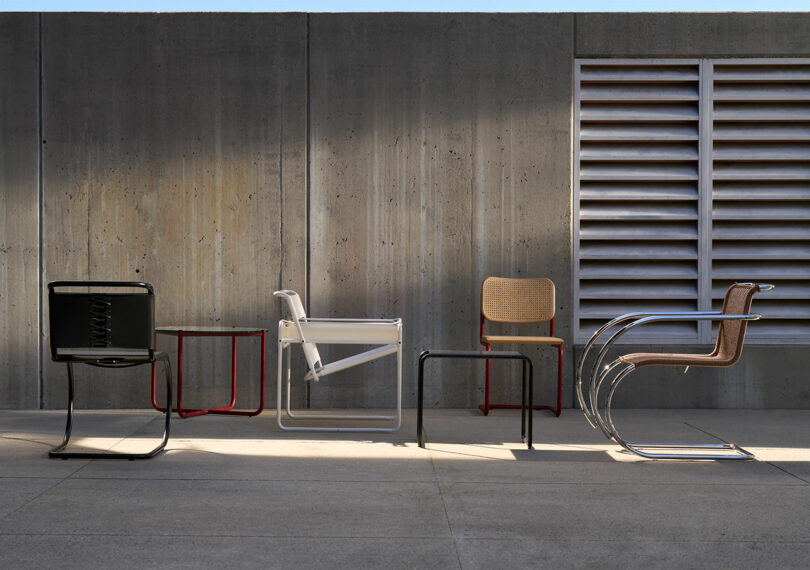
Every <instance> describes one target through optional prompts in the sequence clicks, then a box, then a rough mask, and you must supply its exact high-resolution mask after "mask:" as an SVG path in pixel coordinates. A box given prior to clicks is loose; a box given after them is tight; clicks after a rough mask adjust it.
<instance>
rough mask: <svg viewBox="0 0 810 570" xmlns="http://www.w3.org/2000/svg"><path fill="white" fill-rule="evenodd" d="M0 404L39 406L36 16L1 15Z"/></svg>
mask: <svg viewBox="0 0 810 570" xmlns="http://www.w3.org/2000/svg"><path fill="white" fill-rule="evenodd" d="M0 77H2V80H0V90H2V94H1V95H0V315H1V317H0V394H2V396H1V397H0V406H2V407H4V408H36V407H38V406H39V379H40V375H39V338H40V337H39V332H40V331H39V292H40V271H39V227H40V226H39V143H38V140H37V139H38V138H39V133H38V129H39V98H38V91H39V16H38V15H36V14H7V15H6V14H4V15H0Z"/></svg>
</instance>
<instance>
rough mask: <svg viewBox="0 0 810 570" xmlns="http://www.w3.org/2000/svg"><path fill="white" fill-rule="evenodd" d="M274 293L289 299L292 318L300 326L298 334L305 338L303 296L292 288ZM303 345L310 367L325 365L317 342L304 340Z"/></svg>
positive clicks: (315, 367) (316, 367)
mask: <svg viewBox="0 0 810 570" xmlns="http://www.w3.org/2000/svg"><path fill="white" fill-rule="evenodd" d="M273 295H275V296H276V297H281V298H282V299H286V300H287V307H288V308H289V310H290V318H291V319H292V321H293V322H295V324H296V325H297V326H298V334H299V335H300V336H301V338H302V339H303V338H304V333H303V331H302V330H301V321H304V320H306V318H307V313H306V311H305V310H304V304H303V303H302V302H301V297H299V296H298V293H296V292H295V291H293V290H291V289H282V290H281V291H275V292H274V293H273ZM301 347H302V348H303V349H304V357H305V358H306V359H307V365H308V366H309V369H310V370H311V371H313V372H317V371H318V370H320V369H321V368H322V367H323V364H322V363H321V355H320V353H319V352H318V347H317V346H316V345H315V343H314V342H304V343H301Z"/></svg>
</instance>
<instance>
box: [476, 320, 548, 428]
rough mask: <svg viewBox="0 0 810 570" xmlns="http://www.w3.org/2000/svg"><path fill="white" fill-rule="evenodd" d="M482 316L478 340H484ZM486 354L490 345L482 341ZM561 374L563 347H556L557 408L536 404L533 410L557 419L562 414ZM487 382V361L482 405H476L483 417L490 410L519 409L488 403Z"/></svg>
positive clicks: (512, 406)
mask: <svg viewBox="0 0 810 570" xmlns="http://www.w3.org/2000/svg"><path fill="white" fill-rule="evenodd" d="M485 320H486V319H484V315H481V335H480V338H482V339H483V338H484V322H485ZM548 335H549V336H554V319H551V320H550V321H549V331H548ZM481 344H483V345H484V346H485V347H486V349H487V352H489V351H490V350H491V345H490V344H488V343H485V342H484V341H483V340H482V341H481ZM562 372H563V347H562V345H559V346H557V406H556V407H555V406H546V405H540V404H536V405H534V406H533V407H534V409H535V410H549V411H551V413H552V414H554V415H555V416H556V417H559V416H560V414H561V413H562ZM489 380H490V360H489V359H487V364H486V382H485V383H484V403H483V404H479V405H478V409H479V410H481V413H483V414H484V415H485V416H487V415H489V411H490V410H492V409H519V408H520V405H518V404H492V403H490V401H489Z"/></svg>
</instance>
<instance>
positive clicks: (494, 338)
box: [481, 335, 563, 346]
mask: <svg viewBox="0 0 810 570" xmlns="http://www.w3.org/2000/svg"><path fill="white" fill-rule="evenodd" d="M481 342H482V343H483V344H544V345H549V346H562V344H563V339H561V338H557V337H556V336H498V335H485V336H482V337H481Z"/></svg>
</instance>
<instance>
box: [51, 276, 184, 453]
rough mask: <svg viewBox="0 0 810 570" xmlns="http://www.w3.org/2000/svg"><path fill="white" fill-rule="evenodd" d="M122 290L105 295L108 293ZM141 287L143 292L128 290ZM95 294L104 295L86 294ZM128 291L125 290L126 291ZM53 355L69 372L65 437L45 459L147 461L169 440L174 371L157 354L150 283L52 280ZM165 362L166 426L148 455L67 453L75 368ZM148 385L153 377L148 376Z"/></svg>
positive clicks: (161, 356) (164, 356) (152, 296)
mask: <svg viewBox="0 0 810 570" xmlns="http://www.w3.org/2000/svg"><path fill="white" fill-rule="evenodd" d="M110 289H112V290H116V289H117V290H120V291H121V292H112V293H111V292H109V290H110ZM132 289H142V290H143V292H136V293H133V292H130V291H132ZM88 290H97V291H102V290H103V291H104V292H96V293H93V292H88ZM127 290H129V291H127ZM48 304H49V308H50V328H51V334H50V340H51V357H52V358H53V360H54V361H55V362H64V363H65V364H67V370H68V408H67V424H66V426H65V436H64V439H63V440H62V443H60V444H59V445H57V446H56V447H54V448H53V449H52V450H51V451H50V452H49V453H48V455H49V456H50V457H60V458H62V459H68V458H71V457H75V458H84V459H129V460H133V459H148V458H150V457H153V456H155V455H157V454H158V453H159V452H160V451H161V450H162V449H163V448H164V447H166V443H167V442H168V441H169V430H170V427H171V401H172V372H171V367H170V364H169V357H168V356H167V355H166V353H165V352H155V350H154V345H153V339H154V328H155V294H154V290H153V288H152V286H151V285H150V284H149V283H142V282H121V281H54V282H53V283H49V284H48ZM158 360H159V361H161V362H163V365H164V369H165V372H166V396H167V400H168V402H169V403H168V405H167V406H166V423H165V427H164V429H163V439H162V441H161V442H160V444H159V445H158V446H157V447H155V448H154V449H153V450H151V451H149V452H146V453H113V452H98V453H95V452H92V453H91V452H68V451H63V450H64V449H65V448H66V447H67V445H68V442H69V441H70V432H71V427H72V422H73V384H74V382H73V364H74V363H82V364H89V365H90V366H100V367H104V368H125V367H130V366H138V365H141V364H154V363H156V362H157V361H158ZM149 380H150V381H151V376H150V378H149Z"/></svg>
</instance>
